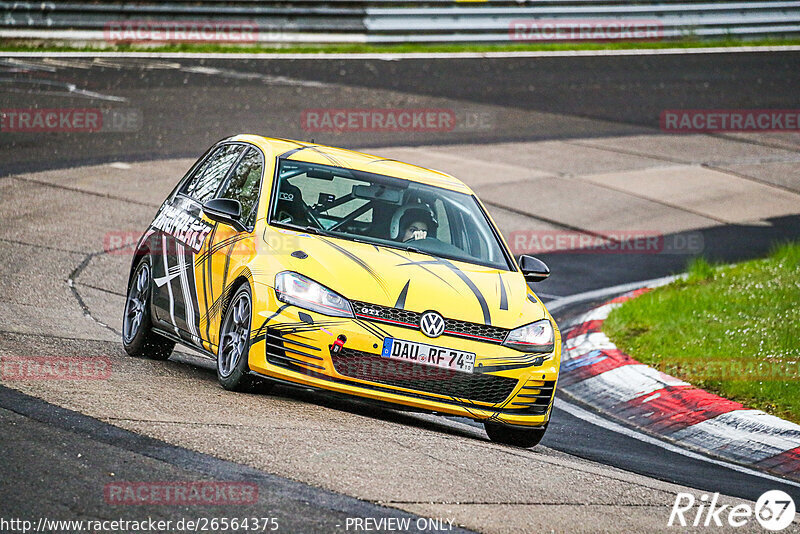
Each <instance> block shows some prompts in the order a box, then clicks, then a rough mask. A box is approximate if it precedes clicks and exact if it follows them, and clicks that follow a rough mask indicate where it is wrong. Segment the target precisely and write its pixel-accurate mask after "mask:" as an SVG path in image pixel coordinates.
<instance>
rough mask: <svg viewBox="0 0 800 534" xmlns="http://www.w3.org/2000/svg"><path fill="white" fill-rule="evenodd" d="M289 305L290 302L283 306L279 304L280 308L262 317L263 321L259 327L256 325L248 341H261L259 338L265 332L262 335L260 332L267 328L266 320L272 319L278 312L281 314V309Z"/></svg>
mask: <svg viewBox="0 0 800 534" xmlns="http://www.w3.org/2000/svg"><path fill="white" fill-rule="evenodd" d="M289 306H291V304H284V305H283V306H281V307H280V308H278V309H277V310H275V312H274V313H273V314H272V315H270V316H269V317H267V318H266V319H264V322H263V323H261V326H259V327H258V330H256V331H255V332H254V333H253V334H252V335H251V336H250V343H251V344H252V343H256V342H258V341H261V340H262V339H263V338H264V336H266V333H265V334H263V335H262V334H261V333H262V332H264V331H265V329H266V328H267V323H268V322H270V321H271V320H273V319H274V318H275V317H277V316H278V315H280V314H281V312H282V311H283V310H285V309H286V308H288V307H289Z"/></svg>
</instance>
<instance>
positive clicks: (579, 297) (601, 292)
mask: <svg viewBox="0 0 800 534" xmlns="http://www.w3.org/2000/svg"><path fill="white" fill-rule="evenodd" d="M682 276H684V275H671V276H664V277H662V278H653V279H651V280H642V281H641V282H631V283H629V284H620V285H618V286H613V287H606V288H603V289H596V290H594V291H586V292H584V293H576V294H575V295H569V296H567V297H561V298H557V299H555V300H551V301H550V302H545V307H546V308H547V309H548V310H549V311H550V313H552V312H553V311H555V310H558V309H561V308H563V307H564V306H568V305H570V304H576V303H578V302H584V301H587V300H594V299H599V298H603V297H607V296H609V295H613V294H615V293H626V292H628V291H633V290H634V289H639V288H640V287H644V286H648V287H658V286H663V285H666V284H669V283H670V282H672V281H673V280H677V279H678V278H681V277H682Z"/></svg>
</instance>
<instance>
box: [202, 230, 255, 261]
mask: <svg viewBox="0 0 800 534" xmlns="http://www.w3.org/2000/svg"><path fill="white" fill-rule="evenodd" d="M247 238H248V235H247V234H235V235H233V236H231V237H229V238H227V239H223V240H222V241H220V242H219V243H215V244H214V245H213V246H212V247H209V249H208V250H207V251H206V252H204V253H203V254H202V255H201V256H200V258H198V261H204V260H205V259H206V256H211V255H212V254H214V253H216V252H219V251H220V250H222V249H223V248H225V247H227V246H228V245H231V244H234V243H238V242H239V241H241V240H243V239H247Z"/></svg>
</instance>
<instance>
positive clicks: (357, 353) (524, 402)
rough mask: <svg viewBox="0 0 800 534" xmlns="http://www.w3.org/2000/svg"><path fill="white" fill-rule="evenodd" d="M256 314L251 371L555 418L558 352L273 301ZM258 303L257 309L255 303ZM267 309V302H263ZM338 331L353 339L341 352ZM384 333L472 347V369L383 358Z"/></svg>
mask: <svg viewBox="0 0 800 534" xmlns="http://www.w3.org/2000/svg"><path fill="white" fill-rule="evenodd" d="M270 293H271V295H270V298H269V300H271V301H273V302H271V303H267V304H268V305H267V306H266V309H267V310H272V311H265V312H262V313H261V314H259V315H260V317H259V315H256V317H255V318H254V324H253V328H252V334H251V348H250V358H249V364H250V369H251V370H252V371H254V372H256V373H258V374H260V375H263V376H267V377H272V378H276V379H280V380H285V381H289V382H292V383H296V384H302V385H306V386H311V387H316V388H323V389H327V390H331V391H336V392H339V393H344V394H349V395H356V396H359V397H365V398H369V399H373V400H377V401H381V402H389V403H393V404H399V405H402V406H405V407H410V408H413V409H418V410H424V411H431V412H438V413H445V414H450V415H458V416H463V417H468V418H471V419H474V420H478V421H483V420H487V419H491V420H492V421H496V422H502V423H506V424H512V425H520V426H530V427H537V426H543V425H545V424H546V423H547V421H548V420H549V418H550V412H551V410H552V404H553V397H554V393H555V387H556V383H557V381H558V371H559V364H560V348H561V342H560V335H559V334H558V332H556V336H557V337H556V343H555V347H556V348H555V350H554V352H553V353H550V354H548V355H544V356H545V358H546V359H544V361H543V362H535V363H540V365H536V364H535V363H531V360H535V359H536V357H538V356H542V355H530V354H525V353H521V352H518V351H515V350H513V349H509V348H507V347H503V346H499V345H496V344H489V343H485V342H480V341H476V340H468V339H463V338H458V337H455V336H448V335H443V336H441V337H439V338H435V339H431V338H428V337H425V336H424V335H423V334H422V333H421V332H419V331H418V330H410V329H408V328H400V327H397V326H393V325H390V324H385V323H377V322H374V321H370V320H366V319H361V318H356V319H350V318H335V317H328V316H325V315H321V314H317V313H314V312H311V311H308V310H304V309H301V308H297V307H295V306H286V305H283V303H280V302H277V301H276V300H275V299H274V292H272V291H270ZM257 309H258V308H257ZM262 309H264V308H262ZM339 335H344V336H345V337H346V338H347V341H346V343H345V344H344V347H343V348H342V349H341V350H340V351H338V352H336V351H332V350H331V346H332V345H333V343H334V341H335V340H336V338H337V337H338V336H339ZM385 337H393V338H397V339H405V340H408V341H416V342H420V343H428V344H431V345H436V346H444V347H448V348H452V349H457V350H461V351H468V352H474V353H475V354H476V362H475V368H474V372H473V373H471V374H470V373H462V372H458V371H453V370H448V369H441V368H438V367H432V366H428V365H422V364H416V363H412V362H407V361H402V360H394V359H389V358H383V357H381V355H380V352H381V347H382V344H383V340H384V338H385Z"/></svg>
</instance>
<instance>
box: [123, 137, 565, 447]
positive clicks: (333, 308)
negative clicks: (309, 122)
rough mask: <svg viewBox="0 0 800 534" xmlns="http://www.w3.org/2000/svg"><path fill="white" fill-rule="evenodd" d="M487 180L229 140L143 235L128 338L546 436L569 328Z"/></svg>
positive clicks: (251, 378)
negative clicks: (543, 291) (539, 289)
mask: <svg viewBox="0 0 800 534" xmlns="http://www.w3.org/2000/svg"><path fill="white" fill-rule="evenodd" d="M548 275H549V270H548V269H547V267H546V266H545V265H544V263H542V262H541V261H539V260H538V259H536V258H534V257H531V256H521V257H520V258H519V260H517V259H515V258H514V256H513V255H512V254H511V253H510V252H509V248H508V245H507V243H506V242H505V240H504V239H503V237H502V236H501V234H500V232H499V231H498V230H497V227H496V226H495V224H494V223H493V221H492V219H491V217H490V216H489V214H488V213H487V211H486V209H485V208H484V206H483V205H482V203H481V202H480V200H478V198H477V197H476V196H475V194H474V193H473V192H472V191H471V190H470V189H469V187H467V186H466V185H465V184H464V183H462V182H461V181H459V180H457V179H456V178H454V177H452V176H450V175H447V174H444V173H441V172H437V171H433V170H429V169H424V168H421V167H417V166H414V165H409V164H406V163H401V162H398V161H395V160H391V159H385V158H380V157H375V156H370V155H367V154H362V153H358V152H353V151H350V150H344V149H339V148H332V147H327V146H321V145H317V144H313V143H305V142H300V141H291V140H286V139H272V138H265V137H260V136H255V135H239V136H235V137H232V138H228V139H225V140H223V141H220V142H219V143H217V144H215V145H214V146H213V147H211V149H209V150H208V152H206V154H205V155H204V156H203V157H201V158H200V159H199V160H198V161H197V162H196V163H195V164H194V166H193V167H192V168H191V169H190V170H189V172H188V173H187V174H186V175H185V176H184V177H183V179H182V180H181V181H180V182H179V183H178V185H177V186H176V187H175V189H174V190H173V191H172V193H171V194H170V195H169V196H168V197H167V199H166V200H165V201H164V203H163V204H162V206H161V207H160V209H159V210H158V212H157V213H156V216H155V218H154V219H153V221H152V222H151V223H150V226H149V228H148V229H147V230H146V232H145V233H144V234H143V235H142V237H141V239H140V240H139V242H138V244H137V245H136V247H135V251H134V258H133V262H132V265H131V269H130V276H129V282H128V290H127V300H126V304H125V310H124V321H123V332H122V338H123V339H122V340H123V344H124V347H125V350H126V351H127V352H128V353H129V354H130V355H132V356H138V357H148V358H153V359H166V358H168V357H169V356H170V354H171V352H172V350H173V348H174V347H175V343H182V344H184V345H188V346H190V347H192V348H194V349H196V350H198V351H200V352H201V353H203V354H205V355H206V356H207V357H209V358H212V359H213V360H215V361H216V372H217V377H218V379H219V382H220V384H221V385H222V387H224V388H225V389H228V390H237V391H247V390H254V389H262V390H263V389H265V388H268V387H269V385H271V384H274V383H279V382H280V383H291V384H296V385H302V386H305V387H312V388H322V389H325V390H332V391H335V392H339V393H343V394H348V395H354V396H358V397H362V398H366V399H370V400H372V401H379V402H381V403H391V404H392V405H394V406H395V407H397V408H402V409H407V410H419V411H427V412H435V413H439V414H449V415H458V416H463V417H468V418H471V419H474V420H476V421H480V422H482V423H483V424H484V426H485V429H486V432H487V434H488V435H489V438H490V439H492V440H494V441H497V442H500V443H505V444H510V445H515V446H522V447H532V446H534V445H536V444H537V443H538V442H539V441H540V440H541V439H542V436H543V435H544V433H545V429H546V428H547V423H548V420H549V418H550V413H551V410H552V405H553V396H554V393H555V387H556V383H557V381H558V373H559V364H560V356H561V339H560V334H559V332H558V328H557V327H556V324H555V322H554V321H553V318H552V317H551V316H550V314H549V313H548V311H547V310H546V309H545V306H544V305H543V304H542V302H541V301H540V300H539V298H538V297H537V296H536V294H535V293H534V292H533V291H532V290H531V289H530V287H529V285H528V282H537V281H541V280H543V279H545V278H546V277H547V276H548Z"/></svg>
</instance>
